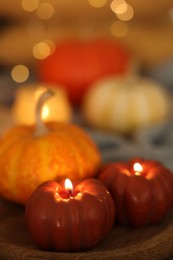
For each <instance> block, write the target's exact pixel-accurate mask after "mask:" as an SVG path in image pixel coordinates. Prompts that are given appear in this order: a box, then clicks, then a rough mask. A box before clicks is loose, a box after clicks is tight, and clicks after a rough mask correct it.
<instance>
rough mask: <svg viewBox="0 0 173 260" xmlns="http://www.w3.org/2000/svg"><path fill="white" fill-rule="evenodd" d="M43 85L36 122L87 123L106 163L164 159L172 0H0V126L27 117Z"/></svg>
mask: <svg viewBox="0 0 173 260" xmlns="http://www.w3.org/2000/svg"><path fill="white" fill-rule="evenodd" d="M47 87H48V88H53V89H54V90H55V92H56V93H55V97H54V100H53V99H52V101H50V103H47V104H46V105H45V106H44V109H43V120H61V121H67V122H70V121H72V122H76V123H79V124H80V125H82V126H84V127H85V128H86V129H87V131H88V132H89V133H90V134H91V135H92V136H93V138H95V140H96V141H97V142H98V144H99V145H100V147H101V148H104V149H105V150H106V148H109V149H107V150H106V153H105V154H103V156H104V158H105V160H111V159H112V158H115V157H116V159H119V158H121V157H123V156H124V153H125V151H127V153H126V154H127V156H132V155H136V154H138V153H139V150H140V153H141V155H144V156H145V155H146V154H147V156H148V151H150V152H151V151H152V156H155V157H157V158H161V160H163V159H162V158H163V153H164V154H165V153H166V157H168V154H167V153H169V158H170V155H171V154H172V144H173V135H172V126H173V123H172V92H173V1H172V0H165V1H162V0H157V1H156V0H153V1H149V0H146V1H138V0H82V1H81V0H74V1H69V0H63V1H60V0H8V1H6V0H1V1H0V120H1V129H0V133H3V132H4V131H6V129H8V128H10V127H11V126H12V125H14V124H20V123H22V124H23V123H24V124H32V123H34V120H35V117H34V110H35V105H36V102H37V99H38V97H39V95H40V93H42V92H43V91H44V90H45V89H46V88H47ZM57 104H58V105H57ZM141 147H142V148H143V149H142V150H141ZM111 149H112V150H111ZM152 149H154V150H152ZM121 151H122V154H121ZM153 151H154V152H153ZM165 151H166V152H165ZM164 158H165V157H164ZM164 160H165V159H164ZM167 160H168V159H167ZM170 160H171V159H169V162H168V164H171V163H170ZM171 167H172V164H171Z"/></svg>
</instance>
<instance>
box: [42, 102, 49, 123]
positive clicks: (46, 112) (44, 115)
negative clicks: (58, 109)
mask: <svg viewBox="0 0 173 260" xmlns="http://www.w3.org/2000/svg"><path fill="white" fill-rule="evenodd" d="M49 113H50V109H49V106H48V105H44V106H43V108H42V112H41V118H42V119H43V120H44V119H47V118H48V116H49Z"/></svg>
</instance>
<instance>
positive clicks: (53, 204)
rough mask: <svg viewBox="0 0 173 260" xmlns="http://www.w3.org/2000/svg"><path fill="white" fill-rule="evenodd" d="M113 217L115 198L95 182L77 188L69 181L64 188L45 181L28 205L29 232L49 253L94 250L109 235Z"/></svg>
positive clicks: (86, 181)
mask: <svg viewBox="0 0 173 260" xmlns="http://www.w3.org/2000/svg"><path fill="white" fill-rule="evenodd" d="M66 185H67V186H66ZM68 185H70V186H68ZM114 218H115V207H114V202H113V199H112V197H111V195H110V194H109V192H108V191H107V189H106V187H105V186H104V185H103V184H102V183H101V182H100V181H98V180H96V179H87V180H84V181H82V182H81V183H79V184H78V185H77V186H76V187H74V189H73V186H72V184H71V183H70V180H69V179H68V180H66V183H65V188H64V187H63V186H62V185H60V184H59V183H57V182H55V181H49V182H45V183H43V184H41V185H40V186H39V187H38V188H37V189H36V190H35V191H34V192H33V194H32V195H31V197H30V198H29V200H28V202H27V204H26V222H27V226H28V230H29V232H30V234H31V236H32V238H33V240H34V241H35V242H36V244H37V245H38V246H39V247H40V248H42V249H46V250H55V251H63V252H66V251H79V250H84V249H89V248H92V247H94V246H96V245H97V243H98V242H100V241H101V240H103V239H104V238H105V237H106V236H107V234H108V233H109V232H110V230H111V228H112V226H113V223H114Z"/></svg>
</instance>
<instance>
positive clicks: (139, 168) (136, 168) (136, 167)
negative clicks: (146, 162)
mask: <svg viewBox="0 0 173 260" xmlns="http://www.w3.org/2000/svg"><path fill="white" fill-rule="evenodd" d="M133 169H134V171H135V175H136V176H140V175H141V173H142V170H143V167H142V165H141V164H140V163H134V165H133Z"/></svg>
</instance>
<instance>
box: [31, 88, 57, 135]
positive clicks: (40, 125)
mask: <svg viewBox="0 0 173 260" xmlns="http://www.w3.org/2000/svg"><path fill="white" fill-rule="evenodd" d="M53 95H54V92H53V91H52V90H50V89H48V90H46V91H45V92H44V93H43V94H42V95H41V97H40V98H39V100H38V103H37V106H36V129H35V134H34V135H35V136H36V137H37V136H40V135H43V134H46V133H48V128H47V127H46V125H45V123H44V122H43V119H42V117H41V115H42V108H43V105H44V103H45V101H46V100H47V99H49V98H50V97H51V96H53Z"/></svg>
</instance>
